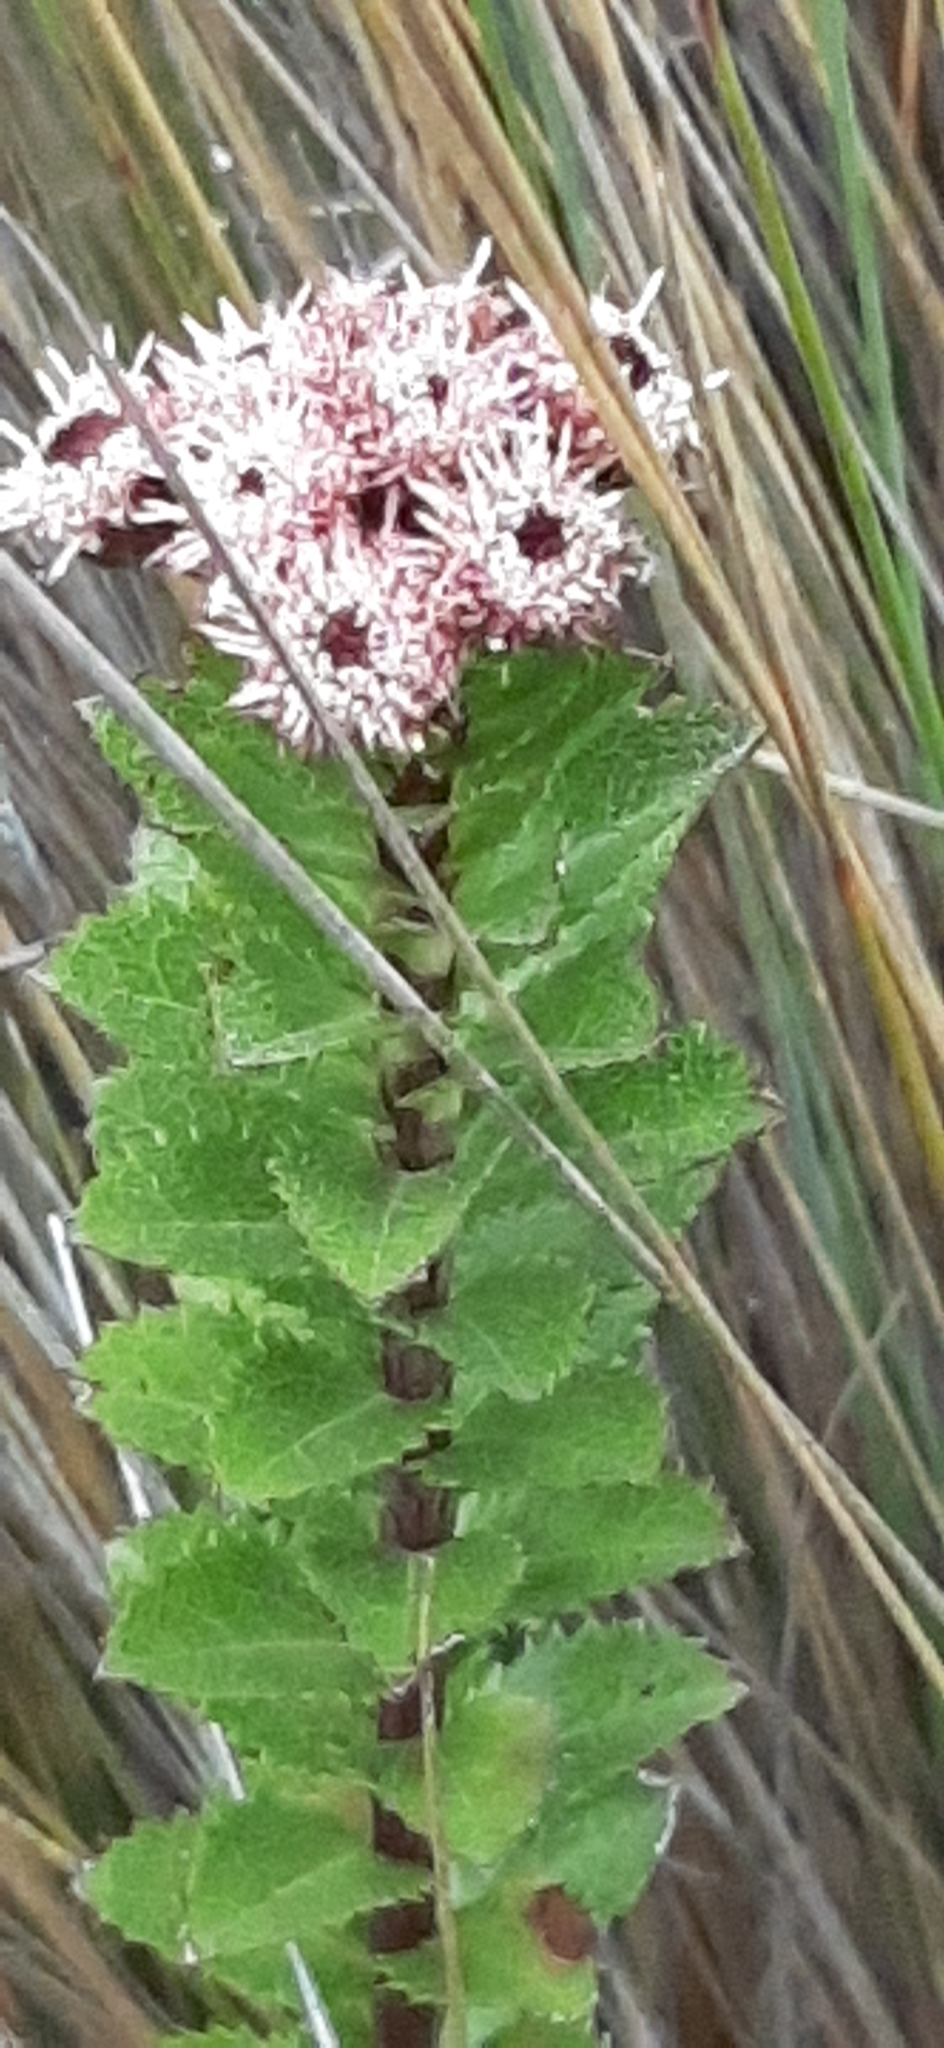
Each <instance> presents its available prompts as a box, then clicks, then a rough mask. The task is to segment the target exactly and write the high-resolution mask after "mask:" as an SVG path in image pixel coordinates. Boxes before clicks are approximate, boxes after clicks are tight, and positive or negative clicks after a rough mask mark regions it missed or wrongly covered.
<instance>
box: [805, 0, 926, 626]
mask: <svg viewBox="0 0 944 2048" xmlns="http://www.w3.org/2000/svg"><path fill="white" fill-rule="evenodd" d="M813 14H814V22H815V28H816V38H817V43H818V46H819V51H820V55H821V57H822V60H823V68H824V70H825V73H826V81H827V86H828V92H829V103H830V110H831V113H832V117H833V126H834V128H835V131H836V149H837V153H838V157H839V175H840V179H841V181H842V191H843V202H844V205H845V211H846V221H847V223H848V229H849V242H850V246H851V249H852V256H853V261H854V263H855V273H856V291H857V294H858V300H859V312H860V316H861V320H862V369H863V378H864V382H865V388H866V390H867V392H868V395H869V401H870V405H871V410H872V426H873V436H874V453H875V457H876V460H877V463H878V466H879V469H880V471H881V473H882V476H883V477H884V479H885V482H886V483H887V485H888V487H889V490H890V491H891V492H892V493H893V495H894V497H895V498H896V499H897V501H898V503H899V504H900V505H905V504H906V502H907V484H906V478H905V458H904V445H903V440H902V432H901V422H900V420H899V417H898V407H897V404H896V401H895V386H894V379H893V377H892V364H891V354H890V351H889V346H888V334H887V331H886V325H885V309H884V304H883V298H882V278H881V271H880V269H879V263H878V256H877V252H876V246H875V234H874V230H873V224H872V211H871V204H870V198H869V185H868V177H867V163H866V151H865V148H864V145H863V139H862V131H861V127H860V125H859V117H858V112H857V109H856V103H855V95H854V93H853V90H852V77H851V73H850V69H849V10H848V6H847V4H846V0H815V5H814V10H813ZM896 562H897V568H898V577H899V582H900V584H901V589H902V594H903V597H904V601H905V603H906V605H907V607H908V611H909V613H910V616H911V622H912V630H913V633H914V638H915V644H916V645H918V644H919V643H920V645H921V646H922V647H923V648H924V649H925V664H926V661H927V654H926V641H925V635H924V620H923V617H922V605H921V586H920V582H919V580H918V576H917V573H916V571H915V568H914V566H913V564H912V563H911V561H910V560H909V558H908V557H907V556H906V555H905V554H904V553H903V552H902V550H901V549H896Z"/></svg>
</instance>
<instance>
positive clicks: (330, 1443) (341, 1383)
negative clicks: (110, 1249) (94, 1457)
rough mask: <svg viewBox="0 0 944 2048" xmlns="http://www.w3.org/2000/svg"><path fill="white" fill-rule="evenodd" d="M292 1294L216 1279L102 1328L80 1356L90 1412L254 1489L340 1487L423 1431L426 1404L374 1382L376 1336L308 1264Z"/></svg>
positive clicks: (122, 1433) (171, 1459) (237, 1490)
mask: <svg viewBox="0 0 944 2048" xmlns="http://www.w3.org/2000/svg"><path fill="white" fill-rule="evenodd" d="M291 1291H292V1294H293V1296H294V1300H293V1301H291V1302H286V1301H280V1300H267V1299H266V1298H265V1297H262V1296H252V1295H251V1294H250V1291H249V1290H248V1289H247V1288H243V1289H242V1290H241V1292H240V1297H239V1300H238V1302H237V1301H233V1300H232V1299H231V1297H230V1296H228V1295H227V1294H226V1292H225V1291H223V1290H220V1289H217V1302H218V1305H216V1306H213V1305H212V1304H211V1302H210V1301H209V1300H207V1299H203V1300H200V1299H199V1298H196V1299H195V1298H192V1297H193V1295H194V1292H195V1289H194V1287H193V1285H191V1287H190V1288H189V1289H188V1290H187V1294H188V1295H189V1296H190V1297H191V1298H186V1299H184V1301H183V1302H182V1303H181V1304H180V1305H179V1306H178V1307H176V1308H174V1309H162V1310H160V1311H159V1312H155V1311H153V1310H147V1309H146V1310H144V1311H143V1313H142V1314H141V1316H139V1318H138V1320H137V1322H135V1323H132V1324H125V1325H121V1324H113V1325H111V1326H110V1327H108V1328H106V1330H105V1331H104V1332H103V1334H102V1336H101V1337H100V1338H99V1340H98V1342H97V1344H96V1346H95V1348H94V1350H93V1351H92V1352H91V1353H90V1355H89V1357H88V1359H87V1360H86V1369H87V1371H88V1374H89V1377H90V1378H91V1379H93V1380H94V1381H96V1382H97V1384H98V1389H99V1391H98V1393H97V1396H96V1401H95V1413H96V1415H97V1416H98V1418H99V1420H100V1421H101V1422H103V1423H104V1425H105V1427H106V1428H107V1429H109V1430H110V1431H111V1433H112V1435H113V1436H114V1437H115V1438H116V1439H117V1440H118V1442H120V1443H126V1444H132V1445H134V1446H135V1447H136V1448H137V1449H139V1450H145V1451H148V1452H150V1453H151V1455H152V1456H155V1457H158V1458H162V1459H163V1460H164V1461H165V1462H166V1463H168V1464H172V1465H174V1464H178V1465H190V1466H191V1467H192V1468H193V1469H195V1470H197V1471H200V1472H205V1473H206V1474H207V1475H208V1476H210V1477H211V1478H212V1479H213V1480H214V1482H215V1483H216V1484H217V1485H219V1486H221V1487H222V1488H223V1489H224V1491H225V1492H226V1493H228V1494H230V1495H233V1496H235V1497H236V1498H238V1499H240V1500H244V1501H256V1502H264V1501H267V1500H272V1499H278V1498H285V1497H288V1496H290V1495H293V1494H298V1493H301V1492H302V1491H303V1490H304V1489H305V1488H307V1487H313V1488H315V1489H318V1490H321V1489H326V1490H332V1489H334V1488H337V1487H344V1486H348V1485H349V1484H350V1482H351V1481H352V1479H354V1478H356V1476H357V1475H358V1474H359V1473H361V1472H364V1471H369V1470H372V1469H373V1468H374V1467H375V1466H377V1465H380V1464H383V1463H386V1462H388V1461H390V1460H394V1459H396V1458H398V1457H399V1456H400V1455H401V1453H402V1452H403V1451H404V1450H406V1449H408V1448H409V1447H410V1446H412V1445H416V1444H422V1442H423V1439H424V1434H425V1429H426V1427H427V1426H428V1425H429V1423H430V1422H431V1421H433V1420H434V1419H435V1417H436V1410H435V1409H433V1408H432V1407H431V1406H429V1405H426V1404H422V1403H416V1404H411V1405H410V1406H406V1405H405V1404H395V1403H393V1402H392V1401H390V1400H389V1399H388V1398H387V1396H386V1395H385V1394H384V1392H383V1389H382V1387H381V1385H380V1378H379V1373H380V1367H379V1357H380V1335H379V1332H378V1330H377V1329H376V1327H375V1325H374V1323H373V1321H372V1320H371V1318H370V1316H369V1315H368V1314H367V1313H366V1312H365V1311H364V1310H363V1309H362V1308H361V1307H360V1305H359V1303H358V1302H357V1301H356V1300H355V1299H354V1298H353V1297H352V1296H351V1295H350V1294H348V1293H346V1292H345V1291H344V1290H343V1289H342V1288H341V1287H339V1286H338V1285H337V1284H336V1282H334V1281H333V1280H331V1279H330V1277H329V1276H328V1275H327V1274H325V1273H323V1272H319V1271H318V1269H317V1268H313V1267H308V1268H307V1269H303V1270H302V1271H301V1272H298V1273H296V1275H295V1276H294V1279H293V1285H292V1290H291Z"/></svg>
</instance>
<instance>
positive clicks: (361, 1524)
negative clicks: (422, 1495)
mask: <svg viewBox="0 0 944 2048" xmlns="http://www.w3.org/2000/svg"><path fill="white" fill-rule="evenodd" d="M296 1540H297V1543H298V1555H299V1558H300V1561H301V1563H302V1567H303V1569H304V1571H305V1572H306V1574H307V1576H308V1577H309V1579H310V1582H311V1584H312V1586H313V1587H314V1588H315V1590H316V1592H317V1593H318V1594H319V1596H320V1597H321V1599H322V1600H324V1602H325V1604H326V1606H327V1607H329V1608H330V1609H331V1611H332V1612H333V1613H337V1614H341V1615H343V1616H344V1625H345V1629H346V1632H347V1636H348V1640H349V1641H350V1642H351V1643H352V1644H353V1645H354V1646H355V1647H356V1648H357V1649H359V1650H362V1651H364V1652H365V1653H366V1654H368V1655H369V1656H371V1657H373V1658H375V1660H376V1662H377V1664H378V1665H379V1666H380V1668H381V1670H382V1671H384V1672H386V1673H389V1674H390V1675H391V1676H401V1677H402V1675H403V1673H404V1672H407V1671H409V1670H411V1669H412V1666H413V1664H414V1661H415V1657H416V1624H417V1603H418V1599H419V1594H420V1590H421V1583H422V1578H421V1566H422V1564H423V1562H424V1560H423V1559H422V1558H421V1557H419V1556H417V1555H414V1554H411V1553H408V1552H406V1551H394V1550H390V1549H385V1548H383V1547H382V1546H381V1542H380V1535H379V1508H378V1506H377V1504H376V1502H375V1501H374V1500H373V1499H372V1498H371V1496H370V1495H368V1494H366V1493H361V1494H359V1495H357V1496H354V1497H352V1498H349V1499H344V1498H341V1497H335V1498H332V1499H331V1500H330V1501H326V1500H315V1501H312V1502H311V1503H310V1505H306V1507H305V1509H304V1512H303V1514H302V1515H301V1516H300V1518H299V1523H298V1531H297V1539H296ZM522 1570H523V1558H522V1554H521V1549H520V1546H519V1545H518V1543H517V1541H516V1539H515V1537H514V1536H513V1535H512V1534H509V1533H507V1532H506V1531H504V1530H502V1529H498V1528H475V1527H473V1528H471V1529H469V1530H468V1531H467V1532H460V1533H459V1534H457V1536H456V1537H455V1538H454V1539H453V1540H452V1541H451V1542H449V1543H446V1544H444V1545H443V1546H442V1547H441V1548H440V1549H439V1550H438V1551H437V1552H436V1573H435V1578H434V1586H433V1595H432V1612H431V1620H430V1630H431V1636H432V1641H433V1643H434V1644H435V1643H442V1642H446V1641H448V1640H449V1639H450V1638H451V1637H453V1636H474V1635H478V1634H480V1633H481V1632H482V1631H483V1630H484V1629H486V1628H487V1627H488V1626H489V1625H490V1623H491V1622H493V1621H498V1620H499V1619H503V1618H504V1615H505V1613H506V1612H507V1607H508V1603H509V1599H510V1596H511V1593H512V1590H513V1588H514V1587H515V1585H516V1584H517V1582H518V1580H519V1579H520V1577H521V1573H522Z"/></svg>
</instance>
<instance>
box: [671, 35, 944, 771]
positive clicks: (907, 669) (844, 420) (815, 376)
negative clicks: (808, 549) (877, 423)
mask: <svg viewBox="0 0 944 2048" xmlns="http://www.w3.org/2000/svg"><path fill="white" fill-rule="evenodd" d="M712 17H713V32H712V36H711V46H712V54H713V58H714V66H715V77H716V80H717V84H718V91H719V93H720V95H721V99H722V102H723V104H724V109H725V113H726V114H727V118H728V122H729V124H730V127H731V131H732V134H733V136H734V139H735V142H736V144H737V148H738V152H739V154H740V157H741V162H742V164H743V166H744V170H745V173H746V176H747V179H748V183H749V184H750V187H751V191H752V192H753V195H754V202H755V205H756V207H757V213H758V218H759V220H760V225H761V230H762V233H763V236H764V240H765V242H766V245H767V252H768V255H769V257H770V261H771V263H772V265H773V268H774V271H775V273H776V275H777V278H778V281H779V283H780V288H781V290H782V292H783V295H784V299H785V301H786V305H787V311H788V315H789V318H790V323H791V327H792V330H793V335H794V339H795V341H796V345H797V348H798V349H799V352H800V356H801V359H802V362H803V366H804V369H805V370H806V374H807V377H808V378H809V382H810V386H811V388H812V391H813V395H814V397H815V399H816V403H817V405H818V407H819V411H820V417H821V419H822V421H823V425H824V427H825V429H826V433H827V436H828V438H829V443H830V447H831V449H832V453H833V459H834V461H835V464H836V469H837V471H838V474H839V478H840V481H841V483H842V486H843V489H844V491H845V494H846V500H847V503H848V505H849V510H850V513H851V515H852V519H853V522H854V524H855V529H856V532H857V534H858V537H859V542H860V545H861V548H862V552H863V555H864V557H865V560H866V562H867V564H868V569H869V574H870V576H871V578H872V583H873V587H874V590H875V593H876V597H877V598H878V602H879V604H880V606H881V609H882V613H883V616H884V619H885V622H886V625H887V628H888V633H889V637H890V639H891V641H892V645H893V647H894V649H895V653H896V656H897V659H898V662H899V665H900V668H901V672H902V676H903V679H904V681H905V683H906V685H907V689H908V695H909V701H910V703H911V708H912V715H913V718H914V723H915V730H916V732H917V735H918V738H919V739H920V741H921V745H922V749H923V753H924V766H925V769H926V772H927V775H928V778H929V781H930V783H931V786H932V788H933V791H934V793H935V794H936V795H938V796H944V711H942V709H941V705H940V703H939V702H938V698H937V693H936V691H935V688H934V679H933V676H932V674H931V670H930V667H929V663H928V655H927V647H926V644H925V640H924V634H923V631H922V630H921V624H920V619H917V620H916V618H915V616H914V614H913V611H912V607H911V605H910V604H909V602H908V600H907V597H906V593H905V590H904V588H903V585H902V581H901V577H900V575H899V571H898V567H897V566H896V562H895V558H894V556H893V554H892V551H891V548H890V547H889V544H888V541H887V540H886V537H885V531H884V528H883V526H882V522H881V519H880V517H879V514H878V509H877V506H876V503H875V498H874V496H873V493H872V490H871V488H870V486H869V480H868V476H867V473H866V469H865V465H864V463H863V461H862V457H861V454H860V451H859V445H858V439H857V435H856V432H855V428H854V426H853V423H852V421H851V419H850V417H849V414H848V410H847V407H846V404H845V401H844V399H843V396H842V392H841V390H840V388H839V384H838V382H837V379H836V376H835V372H834V370H833V366H832V361H831V359H830V354H829V348H828V346H827V342H826V338H825V336H824V334H823V330H822V328H821V326H820V323H819V320H818V319H817V316H816V311H815V308H814V306H813V302H812V299H811V297H810V294H809V292H808V290H807V287H806V284H805V282H804V279H803V274H802V271H801V269H800V265H799V262H798V260H797V255H796V251H795V249H794V246H793V242H792V239H791V236H790V230H789V228H788V226H787V221H786V216H785V213H784V210H783V206H782V204H781V200H780V195H779V192H778V190H777V185H776V181H775V179H774V175H773V172H772V170H771V168H770V164H769V163H768V160H767V156H766V153H765V150H764V145H763V143H762V141H761V138H760V135H759V133H758V130H757V126H756V123H755V121H754V117H753V114H752V113H751V110H750V107H749V105H748V101H747V96H746V94H745V91H744V88H743V86H742V84H741V80H740V77H739V75H738V71H737V66H736V65H735V62H734V58H733V56H732V53H731V48H730V44H729V43H728V40H727V37H726V35H725V34H724V31H723V29H722V28H721V25H720V21H718V20H717V18H716V13H715V10H714V9H713V10H712Z"/></svg>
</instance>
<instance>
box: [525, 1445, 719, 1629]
mask: <svg viewBox="0 0 944 2048" xmlns="http://www.w3.org/2000/svg"><path fill="white" fill-rule="evenodd" d="M502 1513H503V1518H504V1516H508V1518H509V1520H510V1521H511V1524H512V1526H513V1527H514V1529H515V1532H516V1535H517V1537H518V1541H519V1542H520V1544H521V1547H522V1549H523V1551H524V1553H525V1556H526V1559H527V1563H526V1565H525V1570H524V1575H523V1577H522V1580H521V1584H520V1586H519V1588H518V1591H517V1596H516V1597H517V1601H518V1611H519V1613H520V1614H522V1615H528V1616H531V1617H535V1618H536V1617H540V1616H545V1615H546V1616H550V1615H554V1614H566V1613H572V1612H575V1611H578V1610H582V1609H583V1608H585V1607H587V1606H588V1605H589V1603H590V1602H591V1601H595V1600H605V1599H607V1598H608V1597H610V1596H611V1595H614V1594H616V1593H623V1592H628V1591H631V1590H632V1589H633V1587H635V1586H650V1585H657V1584H658V1583H659V1581H660V1580H661V1579H668V1578H672V1577H673V1576H674V1574H675V1573H676V1572H678V1571H682V1570H684V1569H686V1568H692V1567H694V1566H696V1565H704V1564H711V1563H713V1562H714V1560H715V1559H716V1558H717V1557H721V1556H724V1554H725V1552H726V1551H730V1549H731V1547H732V1539H731V1538H730V1536H729V1535H728V1533H727V1531H726V1527H725V1519H724V1514H723V1511H722V1508H721V1506H720V1503H719V1502H718V1501H717V1500H715V1499H714V1497H713V1496H712V1495H711V1494H710V1493H709V1492H707V1490H705V1489H704V1488H701V1487H697V1486H693V1485H692V1483H691V1481H690V1480H687V1479H683V1478H682V1477H681V1475H679V1474H676V1473H673V1472H666V1473H663V1474H661V1476H660V1477H659V1478H657V1479H655V1480H652V1481H651V1482H650V1484H649V1485H646V1486H619V1485H616V1486H614V1485H609V1486H586V1487H580V1488H575V1489H574V1490H572V1491H571V1492H568V1493H567V1494H565V1496H564V1498H563V1501H562V1502H561V1504H560V1507H559V1510H558V1512H557V1513H556V1514H554V1515H549V1514H548V1507H547V1501H546V1498H545V1497H544V1496H543V1495H542V1494H540V1493H524V1492H522V1493H521V1494H519V1495H518V1497H517V1505H516V1507H514V1508H512V1507H511V1504H510V1503H509V1502H508V1500H507V1497H506V1498H505V1501H504V1504H503V1510H502Z"/></svg>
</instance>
